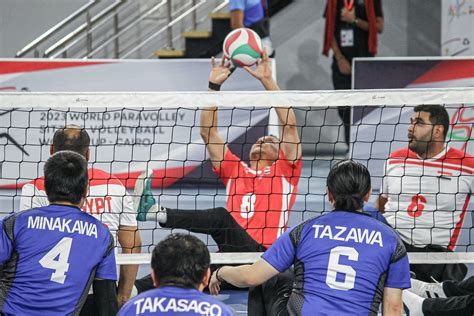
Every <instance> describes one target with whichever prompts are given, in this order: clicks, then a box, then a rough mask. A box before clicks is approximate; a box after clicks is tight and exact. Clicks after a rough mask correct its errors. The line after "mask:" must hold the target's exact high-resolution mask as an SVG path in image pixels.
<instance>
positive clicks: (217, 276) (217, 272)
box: [216, 267, 224, 283]
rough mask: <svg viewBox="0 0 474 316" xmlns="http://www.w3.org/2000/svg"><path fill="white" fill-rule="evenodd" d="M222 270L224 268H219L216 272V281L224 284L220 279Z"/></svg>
mask: <svg viewBox="0 0 474 316" xmlns="http://www.w3.org/2000/svg"><path fill="white" fill-rule="evenodd" d="M221 268H222V267H219V268H217V270H216V279H217V281H219V282H221V283H222V282H224V281H223V280H221V279H220V278H219V270H220V269H221Z"/></svg>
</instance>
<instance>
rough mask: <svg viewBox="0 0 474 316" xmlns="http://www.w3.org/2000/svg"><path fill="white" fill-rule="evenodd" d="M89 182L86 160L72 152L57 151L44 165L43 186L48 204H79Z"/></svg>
mask: <svg viewBox="0 0 474 316" xmlns="http://www.w3.org/2000/svg"><path fill="white" fill-rule="evenodd" d="M88 182H89V179H88V175H87V161H86V159H85V158H84V157H83V156H82V155H80V154H78V153H76V152H73V151H69V150H65V151H59V152H57V153H55V154H54V155H52V156H51V157H49V159H48V160H47V161H46V164H45V165H44V186H45V190H46V195H47V196H48V200H49V202H50V203H54V202H60V201H61V202H70V203H73V204H79V202H80V201H81V199H82V198H83V197H84V193H85V192H86V190H87V184H88Z"/></svg>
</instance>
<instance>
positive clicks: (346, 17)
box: [341, 8, 356, 24]
mask: <svg viewBox="0 0 474 316" xmlns="http://www.w3.org/2000/svg"><path fill="white" fill-rule="evenodd" d="M355 19H356V15H355V10H354V8H352V9H351V10H350V11H348V10H347V9H346V8H342V10H341V21H342V22H347V23H350V24H352V23H354V20H355Z"/></svg>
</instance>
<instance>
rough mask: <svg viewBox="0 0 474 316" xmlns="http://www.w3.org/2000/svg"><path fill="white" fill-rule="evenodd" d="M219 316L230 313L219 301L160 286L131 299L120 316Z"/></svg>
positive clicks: (178, 288) (192, 292) (185, 290)
mask: <svg viewBox="0 0 474 316" xmlns="http://www.w3.org/2000/svg"><path fill="white" fill-rule="evenodd" d="M157 314H159V315H216V316H217V315H220V316H231V315H233V314H232V312H231V311H230V310H229V308H228V307H227V306H225V305H224V303H222V302H221V301H219V300H217V299H215V298H213V297H211V296H209V295H207V294H204V293H202V292H200V291H198V290H197V289H194V288H182V287H174V286H162V287H159V288H156V289H153V290H149V291H146V292H144V293H142V294H140V295H139V296H137V297H135V298H133V299H132V300H131V301H129V302H128V303H127V305H125V306H124V307H123V308H122V309H121V310H120V313H119V315H120V316H131V315H157Z"/></svg>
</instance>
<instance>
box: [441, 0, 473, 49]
mask: <svg viewBox="0 0 474 316" xmlns="http://www.w3.org/2000/svg"><path fill="white" fill-rule="evenodd" d="M473 30H474V0H442V1H441V55H443V56H474V31H473Z"/></svg>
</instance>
